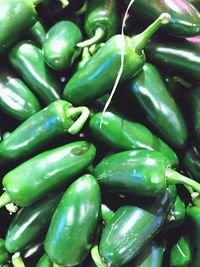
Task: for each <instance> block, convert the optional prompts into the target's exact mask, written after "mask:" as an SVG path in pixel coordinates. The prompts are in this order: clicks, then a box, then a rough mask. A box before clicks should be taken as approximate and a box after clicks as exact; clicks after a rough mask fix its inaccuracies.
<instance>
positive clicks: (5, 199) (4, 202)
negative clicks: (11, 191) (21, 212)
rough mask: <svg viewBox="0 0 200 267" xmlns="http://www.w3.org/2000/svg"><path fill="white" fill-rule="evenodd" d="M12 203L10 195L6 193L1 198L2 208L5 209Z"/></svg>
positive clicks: (0, 204)
mask: <svg viewBox="0 0 200 267" xmlns="http://www.w3.org/2000/svg"><path fill="white" fill-rule="evenodd" d="M11 202H12V200H11V199H10V197H9V195H8V194H7V193H6V192H4V193H3V194H2V195H1V196H0V208H2V207H4V206H5V205H7V204H10V203H11Z"/></svg>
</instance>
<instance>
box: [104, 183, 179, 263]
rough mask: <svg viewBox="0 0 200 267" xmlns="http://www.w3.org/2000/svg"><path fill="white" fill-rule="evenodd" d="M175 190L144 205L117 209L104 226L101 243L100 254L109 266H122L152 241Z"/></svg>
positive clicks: (170, 190) (171, 189)
mask: <svg viewBox="0 0 200 267" xmlns="http://www.w3.org/2000/svg"><path fill="white" fill-rule="evenodd" d="M175 195H176V190H175V188H174V187H171V188H170V189H169V188H168V189H167V191H166V192H165V193H164V194H163V195H161V196H160V197H158V198H157V199H156V200H154V201H153V203H151V204H148V205H146V206H142V205H141V206H124V207H120V208H119V209H117V211H116V212H115V214H114V215H113V217H112V218H111V220H110V221H109V222H108V224H107V225H106V227H105V229H104V231H103V233H102V236H101V240H100V245H99V254H100V256H101V258H102V260H103V261H104V262H105V263H106V264H107V265H108V266H121V265H123V264H125V263H127V262H129V261H130V260H132V259H134V258H135V256H136V255H137V254H138V253H139V252H140V251H141V250H142V248H143V247H144V245H146V244H147V243H148V242H149V241H150V240H152V239H153V238H154V236H155V235H156V233H157V232H158V231H159V230H160V228H161V226H162V224H163V223H164V221H165V219H166V217H167V214H168V212H169V209H170V208H171V205H172V204H173V202H174V199H175Z"/></svg>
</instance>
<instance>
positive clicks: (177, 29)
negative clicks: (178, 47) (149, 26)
mask: <svg viewBox="0 0 200 267" xmlns="http://www.w3.org/2000/svg"><path fill="white" fill-rule="evenodd" d="M127 2H128V3H129V1H127ZM131 10H132V11H133V12H134V13H135V14H136V15H137V16H138V17H140V18H142V19H144V20H146V21H147V22H148V23H150V22H151V21H153V20H154V19H155V18H156V17H157V16H159V14H160V13H162V12H168V13H169V14H170V15H171V17H172V18H171V20H170V23H169V24H168V25H166V27H165V29H166V31H167V33H169V34H172V35H176V36H179V37H187V36H196V35H198V34H199V33H200V13H199V12H198V10H197V9H196V8H194V7H193V6H192V5H191V4H190V3H188V2H187V1H185V0H178V1H165V0H153V1H151V2H149V1H148V0H135V1H134V2H133V4H132V6H131Z"/></svg>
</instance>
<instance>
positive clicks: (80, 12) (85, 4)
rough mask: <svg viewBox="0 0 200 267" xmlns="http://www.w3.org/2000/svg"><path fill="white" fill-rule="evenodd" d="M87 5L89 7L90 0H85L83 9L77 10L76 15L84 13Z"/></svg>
mask: <svg viewBox="0 0 200 267" xmlns="http://www.w3.org/2000/svg"><path fill="white" fill-rule="evenodd" d="M87 7H88V1H85V3H84V4H83V6H82V7H81V9H79V10H78V11H76V12H75V15H76V16H80V15H83V14H84V13H85V12H86V11H87Z"/></svg>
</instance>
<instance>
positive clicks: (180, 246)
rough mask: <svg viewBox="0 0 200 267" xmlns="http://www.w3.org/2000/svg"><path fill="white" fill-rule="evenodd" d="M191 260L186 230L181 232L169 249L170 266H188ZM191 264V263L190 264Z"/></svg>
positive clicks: (190, 247) (190, 248) (190, 249)
mask: <svg viewBox="0 0 200 267" xmlns="http://www.w3.org/2000/svg"><path fill="white" fill-rule="evenodd" d="M191 262H192V246H191V244H190V241H189V236H188V232H185V233H183V234H182V235H181V236H180V238H179V239H178V240H177V242H176V243H175V244H174V245H173V247H172V248H171V251H170V266H171V267H189V266H191V265H190V264H191ZM192 266H193V265H192Z"/></svg>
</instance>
